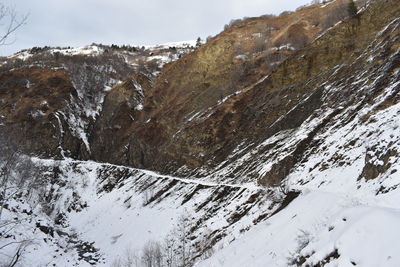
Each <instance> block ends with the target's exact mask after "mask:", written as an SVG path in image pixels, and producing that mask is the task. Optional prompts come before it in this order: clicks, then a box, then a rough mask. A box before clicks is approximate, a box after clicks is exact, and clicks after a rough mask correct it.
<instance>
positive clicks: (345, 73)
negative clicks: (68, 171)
mask: <svg viewBox="0 0 400 267" xmlns="http://www.w3.org/2000/svg"><path fill="white" fill-rule="evenodd" d="M398 15H399V6H398V4H397V2H395V1H377V2H376V3H374V4H372V5H371V6H370V7H369V8H368V9H366V10H365V11H364V12H361V13H360V14H359V15H358V16H357V17H356V18H348V19H346V21H345V22H343V23H340V24H338V25H336V26H335V27H333V28H331V29H329V30H328V31H327V32H326V33H325V34H324V35H322V36H320V37H319V38H317V39H316V40H315V41H313V42H312V43H311V44H309V45H307V46H305V47H304V48H302V49H300V50H297V51H295V52H293V53H294V54H293V55H292V56H290V57H289V58H287V59H286V60H284V61H283V62H282V63H281V64H279V65H277V66H276V68H275V69H274V70H273V71H272V73H270V74H268V75H266V76H261V77H260V80H258V81H257V82H255V83H253V84H251V85H249V86H248V87H245V88H242V89H240V88H234V89H233V90H232V91H231V92H230V93H232V92H235V93H233V94H230V95H229V93H227V94H226V95H228V96H227V97H226V98H222V97H221V98H218V97H216V98H208V99H210V100H211V102H210V103H209V104H208V105H207V104H205V105H203V107H202V109H201V110H200V111H198V110H197V109H194V110H193V112H192V113H190V116H189V115H187V116H186V117H184V116H183V115H184V114H187V113H186V111H185V110H183V108H185V107H187V109H188V110H190V109H189V107H191V106H192V105H191V104H188V103H189V102H195V103H202V99H203V98H202V97H198V96H195V95H191V94H184V92H185V91H184V90H183V91H179V93H181V94H178V95H177V96H174V93H168V94H167V93H165V92H168V89H166V88H169V87H170V86H171V88H180V87H179V85H177V84H175V83H179V81H181V80H182V79H183V78H176V79H172V81H169V80H167V79H165V78H166V76H163V75H161V76H160V79H161V81H160V80H157V81H158V82H164V84H165V86H167V87H165V88H164V87H163V89H162V90H161V89H160V91H159V94H158V97H160V99H161V97H162V98H164V100H162V101H161V100H154V101H155V102H154V103H157V101H161V102H160V104H159V106H160V107H158V108H156V107H154V109H155V111H150V112H146V111H147V108H148V107H147V106H146V105H147V103H148V102H146V101H149V100H147V99H145V105H144V106H145V108H144V111H143V112H144V113H145V114H150V115H148V116H145V118H146V120H145V121H144V122H143V123H142V124H140V125H138V126H137V127H135V130H134V132H133V134H132V135H133V137H132V141H131V142H130V144H129V150H130V154H131V157H130V159H131V161H132V165H134V166H139V167H146V168H154V169H157V170H160V171H169V172H171V171H172V172H175V171H177V170H178V169H179V171H178V173H179V174H184V175H187V174H190V175H200V176H201V175H204V173H210V172H214V171H215V167H216V166H218V165H220V164H222V163H223V162H224V163H225V164H224V165H220V167H221V166H226V165H227V164H230V163H233V164H235V162H236V161H237V160H238V158H239V157H238V156H239V154H238V153H235V155H233V151H235V150H236V151H238V150H240V151H241V153H242V156H244V155H245V154H246V153H249V152H250V150H251V149H256V148H257V147H258V146H260V145H261V144H262V143H263V142H265V141H266V140H267V139H268V138H270V137H272V136H274V135H275V134H278V133H280V132H281V133H282V131H285V130H291V129H298V127H299V126H300V125H301V124H302V123H303V122H304V121H305V120H306V119H307V118H309V117H310V116H312V117H316V118H319V119H320V118H321V113H323V111H328V110H331V109H334V110H335V112H339V109H338V107H339V106H341V107H348V106H350V105H352V104H353V103H352V101H353V102H354V101H355V102H359V101H360V100H361V99H360V98H359V97H357V95H359V96H362V94H363V93H364V91H371V90H375V89H374V88H373V85H371V87H369V89H367V88H366V87H361V86H359V85H356V84H353V82H354V81H353V79H354V80H355V79H357V78H358V76H359V75H362V74H363V75H364V77H363V78H364V79H370V80H375V79H376V78H377V76H384V77H385V78H387V79H391V78H390V75H391V72H389V73H381V74H379V73H380V72H381V71H382V70H384V69H385V68H388V65H393V64H392V63H391V62H392V59H391V55H393V56H395V55H396V49H395V48H392V46H393V47H396V44H397V40H396V36H392V37H391V39H386V38H389V37H387V36H379V35H378V33H379V32H380V31H381V30H382V29H383V28H384V27H385V26H386V25H388V24H390V23H391V22H392V21H393V20H394V19H396V18H398ZM228 33H229V30H228ZM228 33H227V34H228ZM391 34H392V33H391ZM223 36H224V34H221V36H220V38H222V40H225V39H223ZM376 38H380V39H378V40H376ZM216 39H218V37H217V38H216ZM379 40H382V41H383V42H385V43H386V47H381V44H380V41H379ZM214 45H215V44H214ZM214 45H213V43H212V42H211V43H210V46H207V45H205V46H203V47H202V48H200V49H199V50H198V51H197V52H195V53H193V54H190V55H188V56H187V57H185V58H183V60H181V61H178V62H176V63H174V64H173V65H170V68H172V67H175V68H178V67H179V66H180V65H183V66H186V65H185V64H186V63H185V62H189V59H190V58H191V57H195V58H198V59H199V60H200V59H203V58H204V57H203V56H202V55H201V54H200V53H202V52H205V51H207V48H209V49H212V48H214V47H215V46H214ZM217 47H218V46H217ZM381 53H384V55H385V56H384V58H385V59H386V60H382V61H379V62H376V61H371V60H370V58H371V57H377V56H378V55H380V54H381ZM199 54H200V55H199ZM228 54H229V53H228ZM197 55H199V56H198V57H196V56H197ZM214 56H215V58H216V59H218V60H220V57H219V56H218V55H214ZM386 56H387V57H386ZM185 60H186V61H185ZM372 63H373V64H372ZM221 64H222V65H223V66H227V65H226V64H225V63H221ZM198 65H199V64H195V65H194V68H196V67H197V66H198ZM215 66H219V65H218V64H215ZM393 68H396V66H393ZM184 69H185V70H188V71H192V70H193V68H192V67H190V68H189V67H185V68H184ZM221 69H223V68H221ZM366 69H369V71H368V72H365V70H366ZM252 70H253V71H254V72H255V73H257V71H258V69H257V68H256V69H252ZM176 72H177V73H178V74H179V76H180V77H187V79H190V80H193V79H194V78H193V77H196V75H192V73H182V72H179V71H176ZM166 73H168V69H167V70H166ZM212 73H213V74H214V73H215V72H212ZM349 73H351V74H354V76H355V77H354V76H352V75H351V76H349ZM215 74H217V73H215ZM367 76H368V77H367ZM221 77H227V75H225V74H221ZM350 78H351V79H350ZM199 79H202V78H199ZM227 79H230V78H229V77H228V78H227ZM246 80H247V81H248V79H246ZM250 80H251V79H250ZM392 82H395V81H392ZM389 83H390V82H389ZM170 84H171V85H170ZM200 84H202V83H200V82H193V83H192V85H193V86H200ZM210 84H213V83H210ZM224 84H226V81H224ZM235 84H236V85H237V84H238V85H240V82H236V83H235ZM380 86H383V85H380ZM337 87H340V88H344V90H341V91H340V90H329V88H337ZM157 88H158V87H157V85H155V86H154V87H153V88H152V90H150V93H149V94H151V93H156V92H157V91H156V90H157ZM185 88H187V89H186V90H188V89H189V88H192V87H190V86H189V85H188V86H187V87H185ZM326 88H328V89H326ZM361 89H362V91H363V92H362V93H361V92H360V90H361ZM380 89H382V88H380ZM171 90H172V89H171ZM209 90H210V92H214V93H215V92H216V89H215V88H214V89H209ZM209 90H208V89H207V90H206V89H204V90H203V89H196V90H192V91H191V92H192V93H199V94H201V95H202V94H207V92H209ZM376 90H379V89H376ZM351 96H352V97H351ZM168 97H173V98H174V99H175V100H174V101H176V105H175V104H172V103H169V102H168V101H169V100H166V99H165V98H168ZM153 98H154V97H152V96H150V101H151V100H152V99H153ZM183 98H185V99H186V98H187V99H190V100H188V101H186V100H184V101H185V102H180V100H179V99H183ZM218 99H219V101H220V102H219V104H217V102H218ZM370 101H374V100H373V99H371V100H370ZM163 103H164V104H163ZM168 103H169V104H168ZM196 105H197V104H196ZM142 116H143V115H142ZM326 123H327V121H324V124H326ZM323 126H324V125H321V126H319V127H323ZM310 130H311V129H310ZM316 130H318V129H316ZM309 138H312V136H310V137H309ZM299 141H300V140H299ZM310 141H311V140H304V142H302V143H301V144H302V145H301V146H302V147H299V148H298V150H297V151H298V153H302V152H303V151H304V150H305V149H307V146H308V145H309V144H308V143H309V142H310ZM244 147H246V149H243V148H244ZM291 149H294V148H293V147H292V148H291ZM268 151H270V152H272V153H275V154H281V153H279V152H278V150H277V148H276V147H273V146H269V147H268V148H264V149H262V151H260V153H257V154H260V156H261V157H262V156H263V154H266V153H268ZM228 157H231V158H230V159H228ZM297 157H299V158H301V155H298V156H297ZM266 158H267V160H269V161H271V157H270V156H268V157H266ZM285 161H286V162H289V161H291V162H289V163H287V164H289V165H294V164H296V163H297V161H298V160H292V159H290V158H286V159H285ZM260 163H262V161H260V159H259V158H257V159H256V157H252V158H251V159H249V160H248V161H247V162H246V163H244V166H242V167H239V166H238V168H237V170H232V173H231V175H230V176H234V177H241V176H244V175H246V176H250V177H253V178H256V179H257V178H262V175H263V174H261V175H259V174H254V173H238V171H240V170H243V169H250V170H252V169H253V170H254V168H250V166H251V164H255V165H258V166H259V165H260ZM285 164H286V163H285V162H283V164H282V165H285ZM290 167H291V166H289V167H288V168H289V169H290ZM198 168H200V169H198ZM275 168H278V169H285V168H286V167H278V166H277V167H275ZM253 170H252V171H253ZM277 172H281V171H277ZM273 175H275V174H273ZM277 175H278V176H282V177H281V178H284V176H285V174H280V173H278V174H277ZM281 178H277V179H275V180H278V181H279V180H280V179H281Z"/></svg>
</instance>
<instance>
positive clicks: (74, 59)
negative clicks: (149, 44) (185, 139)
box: [0, 43, 194, 159]
mask: <svg viewBox="0 0 400 267" xmlns="http://www.w3.org/2000/svg"><path fill="white" fill-rule="evenodd" d="M193 49H194V47H193V46H190V44H185V43H184V44H181V46H177V47H165V46H159V47H153V48H149V49H145V48H135V47H118V46H111V47H108V46H102V45H91V46H87V47H81V48H50V47H44V48H32V49H30V50H26V51H22V52H20V53H17V54H15V55H13V56H11V57H9V58H6V59H5V60H4V61H3V62H2V63H1V66H0V71H1V72H0V75H1V78H0V81H1V82H0V95H1V107H0V114H1V115H0V116H1V117H0V124H1V125H4V126H6V127H2V130H3V131H4V130H5V131H7V132H8V133H9V134H13V135H15V136H18V137H19V140H20V146H21V147H23V150H24V151H25V152H26V153H33V154H35V155H41V156H47V157H48V156H57V157H63V156H69V157H73V158H77V159H89V158H91V157H92V155H93V154H95V153H92V149H91V144H90V141H91V139H92V138H94V137H92V135H93V134H94V133H93V128H96V127H97V126H96V125H95V121H96V120H97V118H98V117H99V116H100V114H102V112H101V111H102V109H103V105H104V106H107V105H108V104H109V101H108V100H106V101H105V99H109V98H112V97H113V96H114V95H115V93H114V92H111V89H112V88H113V87H114V86H117V87H118V86H119V87H121V86H120V85H119V84H120V83H122V82H123V81H126V82H125V83H126V84H128V83H133V84H134V87H133V90H135V91H137V92H136V94H138V95H139V98H138V99H137V100H136V101H140V99H141V98H143V92H142V88H141V86H143V88H145V87H146V86H149V83H150V82H151V81H152V80H153V79H154V78H155V77H156V76H157V75H158V74H159V70H160V68H161V67H162V66H163V65H164V64H166V63H168V62H171V61H174V60H177V59H178V58H179V57H181V56H182V55H184V54H186V53H188V52H190V51H192V50H193ZM142 82H143V84H142V85H141V83H142ZM116 90H118V89H116ZM132 101H133V100H132ZM118 104H120V103H118ZM105 109H106V111H108V110H107V108H105ZM132 110H133V108H132ZM108 116H109V115H108ZM101 118H103V117H101ZM127 118H129V117H127ZM104 123H106V122H104ZM96 129H97V128H96ZM94 149H95V151H96V150H97V148H94Z"/></svg>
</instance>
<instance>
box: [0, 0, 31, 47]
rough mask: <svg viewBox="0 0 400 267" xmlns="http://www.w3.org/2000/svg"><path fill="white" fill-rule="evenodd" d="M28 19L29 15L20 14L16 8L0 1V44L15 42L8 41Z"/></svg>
mask: <svg viewBox="0 0 400 267" xmlns="http://www.w3.org/2000/svg"><path fill="white" fill-rule="evenodd" d="M27 19H28V15H24V16H18V14H17V12H16V11H15V9H14V8H11V7H8V6H6V5H4V4H3V3H0V25H1V26H2V28H1V32H0V45H7V44H11V43H13V41H11V42H7V40H8V39H9V37H10V36H11V35H12V34H13V33H14V32H15V31H16V30H18V29H19V28H20V27H21V26H23V25H24V24H25V23H26V21H27Z"/></svg>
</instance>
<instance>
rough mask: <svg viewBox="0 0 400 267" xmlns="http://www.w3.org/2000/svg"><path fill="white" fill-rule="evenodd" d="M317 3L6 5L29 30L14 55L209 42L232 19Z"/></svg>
mask: <svg viewBox="0 0 400 267" xmlns="http://www.w3.org/2000/svg"><path fill="white" fill-rule="evenodd" d="M310 1H311V0H203V1H201V0H196V1H195V0H67V1H66V0H0V2H4V3H5V4H8V5H11V6H13V7H14V8H15V9H16V11H17V12H18V13H19V14H21V15H23V14H26V13H29V17H28V21H27V24H26V25H25V26H24V27H23V28H21V29H19V30H18V32H17V33H16V35H15V36H13V38H14V39H15V42H14V43H13V44H12V45H8V46H2V47H0V55H9V54H12V53H14V52H17V51H19V50H21V49H24V48H30V47H33V46H45V45H49V46H83V45H87V44H91V43H93V42H94V43H103V44H113V43H114V44H130V45H151V44H160V43H166V42H173V41H184V40H193V39H196V38H197V37H199V36H200V37H201V38H203V39H204V38H206V37H207V36H209V35H215V34H217V33H219V32H220V31H221V30H222V29H223V26H224V25H225V24H226V23H228V22H229V21H230V20H231V19H236V18H242V17H245V16H247V17H251V16H259V15H263V14H269V13H272V14H279V13H280V12H282V11H284V10H294V9H295V8H297V7H299V6H300V5H303V4H306V3H308V2H310Z"/></svg>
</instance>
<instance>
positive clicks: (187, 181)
mask: <svg viewBox="0 0 400 267" xmlns="http://www.w3.org/2000/svg"><path fill="white" fill-rule="evenodd" d="M32 159H33V160H34V161H38V162H42V163H44V162H55V161H56V162H57V161H60V162H68V163H78V164H87V163H95V164H99V165H100V166H110V167H116V168H123V169H128V170H132V171H137V172H141V173H143V174H146V175H149V176H152V177H154V178H157V179H168V180H176V181H180V182H182V183H185V184H195V185H203V186H208V187H220V186H225V187H230V188H239V189H249V190H258V189H262V190H264V189H266V188H265V187H263V186H259V185H256V184H255V183H245V184H227V183H216V182H211V181H205V180H195V179H190V178H182V177H176V176H171V175H164V174H159V173H157V172H155V171H151V170H146V169H139V168H133V167H128V166H122V165H116V164H111V163H103V162H96V161H92V160H88V161H84V160H75V159H71V158H65V159H62V160H53V159H41V158H38V157H34V158H32Z"/></svg>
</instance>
